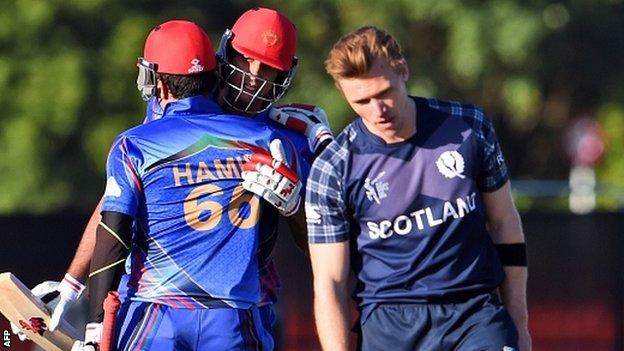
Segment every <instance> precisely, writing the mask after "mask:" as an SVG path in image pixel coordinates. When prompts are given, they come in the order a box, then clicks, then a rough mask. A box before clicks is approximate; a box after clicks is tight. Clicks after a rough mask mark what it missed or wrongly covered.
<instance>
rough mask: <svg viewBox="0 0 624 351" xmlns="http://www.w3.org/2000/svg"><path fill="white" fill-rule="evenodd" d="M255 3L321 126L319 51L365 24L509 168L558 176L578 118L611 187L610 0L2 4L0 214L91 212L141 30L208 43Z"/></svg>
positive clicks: (615, 74)
mask: <svg viewBox="0 0 624 351" xmlns="http://www.w3.org/2000/svg"><path fill="white" fill-rule="evenodd" d="M180 3H182V4H183V5H180ZM254 5H262V6H267V7H274V8H277V9H280V10H281V11H283V12H284V13H286V14H287V15H288V16H289V17H290V18H291V19H292V20H293V21H294V22H295V23H296V24H297V27H298V30H299V35H300V41H301V43H300V50H299V56H300V59H301V61H300V69H299V72H298V75H297V78H296V79H295V84H294V87H293V89H292V91H291V92H289V94H288V95H287V96H286V98H287V100H289V101H299V102H309V103H314V104H319V105H321V106H323V107H324V108H325V109H326V110H327V112H328V114H329V116H330V119H331V122H332V126H333V129H334V130H335V131H339V130H341V129H342V127H344V126H345V125H346V124H347V123H348V122H350V121H351V119H352V117H353V112H352V111H350V110H349V108H348V106H347V105H346V103H345V102H344V101H343V100H342V97H341V96H340V93H339V92H338V91H337V90H336V89H335V87H334V86H333V83H332V81H331V79H330V78H329V77H328V76H327V75H326V74H325V72H324V68H323V61H324V59H325V57H326V55H327V52H328V51H329V49H330V48H331V45H332V44H333V43H334V42H335V41H336V40H337V39H338V38H339V37H340V36H341V35H342V34H343V33H346V32H348V31H350V30H353V29H355V28H357V27H360V26H362V25H368V24H370V25H376V26H379V27H381V28H384V29H386V30H387V31H389V32H390V33H391V34H392V35H393V36H395V37H396V38H397V39H398V40H399V42H400V43H402V44H403V50H404V52H405V54H406V56H407V57H408V62H410V64H411V66H410V70H411V79H410V81H409V84H410V87H409V88H410V90H411V91H412V92H413V93H414V94H417V95H422V96H436V97H438V98H442V99H450V100H460V101H472V102H477V103H479V104H480V105H482V106H483V107H484V108H485V111H486V112H487V113H488V115H489V116H490V117H491V118H492V119H493V120H494V123H495V124H496V127H497V131H498V133H499V139H500V140H501V144H502V147H503V149H504V151H505V154H506V155H507V158H508V159H509V164H510V165H511V166H512V167H513V169H512V174H513V175H514V177H519V178H527V179H528V178H546V179H565V178H566V177H567V173H568V169H569V164H568V161H567V159H566V158H565V156H564V152H563V146H562V141H561V140H562V139H563V133H564V132H565V129H566V127H567V125H568V123H569V121H570V120H572V119H574V118H576V117H578V116H581V115H590V116H593V117H594V118H596V119H597V120H598V121H600V123H601V124H602V125H603V127H604V130H605V135H606V136H607V145H608V150H607V154H606V155H605V157H604V159H603V162H602V163H601V164H600V166H599V168H598V177H599V180H601V181H603V182H605V183H606V184H612V185H615V186H619V187H624V162H623V161H624V130H623V129H624V127H623V125H624V65H622V64H621V63H622V62H624V11H623V10H624V5H623V3H622V0H599V1H561V2H554V1H531V2H526V1H519V0H500V1H489V2H482V1H459V0H419V1H412V0H388V1H372V0H370V1H366V0H359V1H358V0H298V1H285V0H279V1H278V0H267V1H263V2H257V1H212V2H210V1H205V0H203V1H201V0H197V1H184V2H179V3H176V5H175V6H174V5H172V4H170V2H166V1H121V0H89V1H85V0H73V1H60V0H57V1H45V0H15V1H7V2H6V4H4V5H3V11H2V12H1V13H0V24H2V25H0V48H2V49H1V50H0V102H1V103H2V107H3V113H2V115H0V123H1V126H2V128H1V130H0V146H1V147H2V150H3V155H2V157H1V158H0V172H1V173H2V174H3V179H2V181H0V194H2V195H1V196H0V213H15V212H34V213H41V212H50V211H55V210H59V209H62V208H68V207H69V208H74V209H83V208H90V207H92V205H93V203H95V202H96V200H97V198H98V196H99V195H100V193H101V191H102V189H103V187H104V179H103V174H104V171H103V170H104V165H105V158H106V154H107V152H108V147H109V145H110V142H111V141H112V139H113V137H114V136H115V135H116V134H118V133H119V132H120V131H121V130H123V129H125V128H128V127H130V126H132V125H135V124H137V123H139V122H140V121H141V119H142V115H143V103H142V101H141V100H140V98H139V95H138V93H137V91H136V89H135V85H134V80H135V78H136V68H135V62H136V57H137V56H138V55H139V54H140V50H139V49H140V46H141V42H142V41H143V40H144V39H145V38H144V37H145V35H146V33H147V32H148V30H149V28H150V27H151V26H153V25H155V24H157V23H159V22H162V21H163V20H166V19H170V18H187V19H191V20H194V21H196V22H197V23H199V24H201V25H203V26H204V28H206V30H207V31H208V32H209V33H210V34H211V36H212V39H213V41H214V42H215V43H217V42H218V41H219V39H220V36H221V33H222V31H223V29H224V28H226V27H227V26H228V25H230V24H231V23H232V22H233V20H234V19H235V18H236V17H237V16H238V15H239V14H240V13H242V12H243V11H244V10H245V9H247V8H249V7H251V6H254ZM603 206H607V207H610V208H615V207H619V208H621V207H622V206H623V202H622V200H620V201H619V202H618V201H614V200H612V201H610V202H603Z"/></svg>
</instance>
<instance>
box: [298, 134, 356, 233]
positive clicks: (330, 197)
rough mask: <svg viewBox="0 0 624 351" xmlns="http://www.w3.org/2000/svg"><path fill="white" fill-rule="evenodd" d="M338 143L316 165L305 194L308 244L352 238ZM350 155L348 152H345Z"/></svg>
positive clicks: (330, 147) (321, 156) (324, 152)
mask: <svg viewBox="0 0 624 351" xmlns="http://www.w3.org/2000/svg"><path fill="white" fill-rule="evenodd" d="M341 151H343V150H341V149H340V148H339V147H338V145H337V143H336V142H335V141H333V142H331V143H330V144H329V146H328V147H327V149H325V150H324V151H323V152H322V153H321V155H320V156H319V157H318V158H317V159H316V160H315V161H314V163H313V164H312V169H311V170H310V175H309V177H308V181H307V186H306V188H307V189H306V195H305V212H306V223H307V229H308V242H309V243H311V244H321V243H336V242H343V241H347V240H348V239H349V219H348V218H347V216H348V211H347V206H346V203H345V201H344V198H345V197H344V193H345V191H344V181H343V180H342V178H343V177H342V174H341V171H340V169H341V167H340V166H334V165H342V164H344V162H341V160H340V156H341V155H342V154H343V153H344V152H341ZM344 154H345V155H346V153H344Z"/></svg>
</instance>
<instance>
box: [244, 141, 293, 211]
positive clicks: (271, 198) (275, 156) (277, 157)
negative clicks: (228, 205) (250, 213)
mask: <svg viewBox="0 0 624 351" xmlns="http://www.w3.org/2000/svg"><path fill="white" fill-rule="evenodd" d="M270 150H271V155H268V154H266V153H259V152H256V153H254V154H253V155H251V158H250V160H249V161H247V162H245V163H244V164H243V172H242V176H243V188H245V189H246V190H248V191H251V192H252V193H254V194H256V195H258V196H260V197H262V198H263V199H264V200H266V201H268V202H269V203H270V204H271V205H273V206H274V207H275V208H277V209H278V210H279V212H280V213H281V214H282V215H283V216H291V215H293V214H294V213H295V212H297V209H298V208H299V204H300V203H301V195H300V194H299V191H300V190H301V181H300V180H299V176H298V175H297V173H296V172H295V171H293V170H292V169H290V168H289V167H288V165H287V164H286V155H285V152H284V148H283V146H282V142H281V141H280V140H279V139H274V140H273V141H271V144H270Z"/></svg>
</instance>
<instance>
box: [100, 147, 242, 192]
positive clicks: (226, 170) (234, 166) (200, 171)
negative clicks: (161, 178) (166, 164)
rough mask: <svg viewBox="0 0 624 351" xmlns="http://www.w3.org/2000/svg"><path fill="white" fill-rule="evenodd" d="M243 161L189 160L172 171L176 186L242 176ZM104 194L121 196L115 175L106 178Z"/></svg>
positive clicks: (238, 158)
mask: <svg viewBox="0 0 624 351" xmlns="http://www.w3.org/2000/svg"><path fill="white" fill-rule="evenodd" d="M243 162H244V159H243V158H242V157H236V158H233V157H228V158H226V159H225V160H219V159H216V160H213V161H212V162H211V166H212V167H211V166H209V165H208V164H207V163H206V162H204V161H199V162H198V163H197V164H192V163H190V162H187V163H183V164H175V165H173V166H172V167H171V171H172V173H173V180H174V182H175V186H181V185H193V184H199V183H203V182H204V181H207V180H212V179H224V178H228V179H230V178H241V172H242V164H243ZM104 196H113V197H119V196H121V188H120V187H119V184H118V183H117V181H116V180H115V178H114V177H108V179H107V180H106V191H105V193H104Z"/></svg>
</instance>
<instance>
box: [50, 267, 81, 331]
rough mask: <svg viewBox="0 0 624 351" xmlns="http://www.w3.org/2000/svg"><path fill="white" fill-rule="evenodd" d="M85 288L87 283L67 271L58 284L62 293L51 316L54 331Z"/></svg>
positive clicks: (51, 329) (51, 328)
mask: <svg viewBox="0 0 624 351" xmlns="http://www.w3.org/2000/svg"><path fill="white" fill-rule="evenodd" d="M84 289H85V285H84V284H82V283H81V282H79V281H78V279H76V278H74V277H72V276H71V275H70V274H69V273H66V274H65V276H64V277H63V280H61V282H60V283H59V284H58V287H57V288H56V290H57V291H58V292H59V294H60V296H59V297H60V299H59V302H58V304H57V305H56V307H54V311H53V312H52V317H51V318H50V331H54V330H55V329H56V327H58V325H59V323H60V322H61V319H63V316H64V315H65V314H66V313H67V311H68V310H69V308H70V307H71V306H73V305H74V304H76V301H78V298H79V297H80V295H81V294H82V292H83V291H84Z"/></svg>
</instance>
